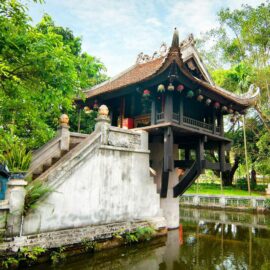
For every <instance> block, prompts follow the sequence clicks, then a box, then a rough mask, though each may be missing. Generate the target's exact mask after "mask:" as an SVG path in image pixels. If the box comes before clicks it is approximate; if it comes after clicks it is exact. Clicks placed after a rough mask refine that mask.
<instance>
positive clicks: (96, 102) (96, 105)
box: [93, 100, 98, 110]
mask: <svg viewBox="0 0 270 270" xmlns="http://www.w3.org/2000/svg"><path fill="white" fill-rule="evenodd" d="M93 108H94V110H97V109H98V101H97V100H95V103H94V105H93Z"/></svg>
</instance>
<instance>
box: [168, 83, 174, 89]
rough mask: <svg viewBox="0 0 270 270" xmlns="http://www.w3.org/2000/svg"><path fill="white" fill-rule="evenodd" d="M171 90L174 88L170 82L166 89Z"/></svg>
mask: <svg viewBox="0 0 270 270" xmlns="http://www.w3.org/2000/svg"><path fill="white" fill-rule="evenodd" d="M173 90H174V86H173V84H172V83H170V84H169V86H168V91H173Z"/></svg>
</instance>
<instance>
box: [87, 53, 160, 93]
mask: <svg viewBox="0 0 270 270" xmlns="http://www.w3.org/2000/svg"><path fill="white" fill-rule="evenodd" d="M164 59H165V57H160V58H157V59H155V60H152V61H149V62H147V63H142V64H139V63H138V64H136V65H133V66H132V67H130V68H128V69H127V70H125V71H124V72H122V73H120V74H119V75H117V76H115V77H113V78H111V79H110V80H108V81H106V82H104V83H101V84H99V85H96V86H94V87H93V88H91V89H89V90H86V97H87V98H89V97H93V96H97V95H99V94H103V93H107V92H111V91H115V90H117V89H119V88H122V87H126V86H128V85H132V84H135V83H138V82H141V81H144V80H145V79H147V78H148V77H150V76H151V75H153V74H154V73H155V72H156V71H157V70H158V69H159V68H160V67H161V66H162V64H163V61H164Z"/></svg>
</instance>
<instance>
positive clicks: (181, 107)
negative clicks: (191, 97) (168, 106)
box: [179, 95, 184, 126]
mask: <svg viewBox="0 0 270 270" xmlns="http://www.w3.org/2000/svg"><path fill="white" fill-rule="evenodd" d="M183 118H184V102H183V95H180V104H179V123H180V126H182V125H183Z"/></svg>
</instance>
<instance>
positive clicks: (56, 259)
mask: <svg viewBox="0 0 270 270" xmlns="http://www.w3.org/2000/svg"><path fill="white" fill-rule="evenodd" d="M65 250H66V249H65V248H64V247H60V248H58V249H57V250H54V251H52V253H51V256H50V259H51V261H52V264H53V265H55V264H58V263H60V262H62V261H64V260H65V259H66V254H65V253H64V252H65Z"/></svg>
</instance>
